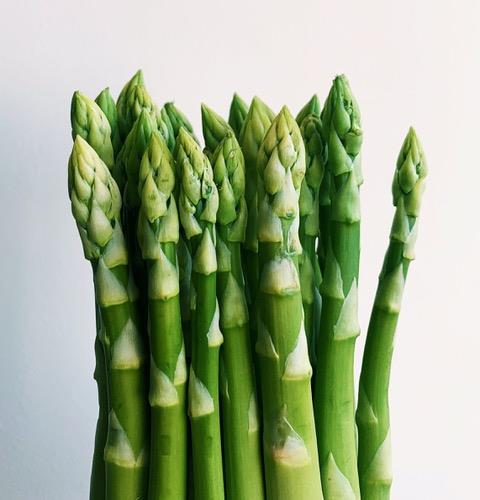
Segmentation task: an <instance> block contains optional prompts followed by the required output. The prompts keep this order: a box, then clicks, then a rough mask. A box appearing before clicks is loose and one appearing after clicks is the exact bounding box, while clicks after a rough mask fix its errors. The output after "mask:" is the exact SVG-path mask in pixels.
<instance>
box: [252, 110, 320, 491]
mask: <svg viewBox="0 0 480 500" xmlns="http://www.w3.org/2000/svg"><path fill="white" fill-rule="evenodd" d="M258 172H259V177H258V179H259V182H258V205H259V214H258V241H259V255H260V280H259V290H258V302H259V307H258V332H259V333H258V340H257V344H256V351H257V354H258V356H259V358H260V362H259V366H260V377H261V383H262V391H261V392H262V399H263V422H264V426H263V429H264V436H263V441H264V461H265V475H266V489H267V497H268V498H274V499H276V500H287V499H288V500H290V499H292V498H301V499H303V500H313V499H318V498H323V496H322V489H321V481H320V471H319V466H318V452H317V447H316V436H315V423H314V416H313V405H312V395H311V389H310V378H311V375H312V368H311V365H310V362H309V359H308V348H307V340H306V336H305V331H304V325H303V309H302V297H301V293H300V282H299V276H298V255H299V253H301V246H300V242H299V240H298V223H299V220H298V219H299V207H298V198H299V193H300V185H301V182H302V179H303V176H304V173H305V150H304V145H303V141H302V136H301V133H300V130H299V128H298V125H297V124H296V122H295V120H294V119H293V117H292V116H291V114H290V112H289V111H288V109H287V108H286V107H284V108H282V110H281V111H280V113H279V115H278V116H277V117H276V118H275V119H274V121H273V123H272V125H271V127H270V129H269V130H268V132H267V134H266V136H265V139H264V140H263V142H262V145H261V148H260V151H259V153H258Z"/></svg>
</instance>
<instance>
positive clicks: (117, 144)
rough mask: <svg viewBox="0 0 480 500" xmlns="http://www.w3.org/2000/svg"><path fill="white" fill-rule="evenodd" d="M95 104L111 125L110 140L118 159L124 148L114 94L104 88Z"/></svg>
mask: <svg viewBox="0 0 480 500" xmlns="http://www.w3.org/2000/svg"><path fill="white" fill-rule="evenodd" d="M95 102H96V103H97V104H98V106H99V107H100V109H101V110H102V111H103V112H104V113H105V116H106V117H107V120H108V123H109V124H110V130H111V133H110V139H111V140H112V146H113V153H114V156H115V157H116V156H117V154H118V152H119V151H120V148H121V147H122V141H121V140H120V132H119V130H118V117H117V107H116V105H115V101H114V100H113V97H112V94H110V89H109V88H108V87H106V88H104V89H103V90H102V91H101V92H100V94H98V96H97V97H96V99H95Z"/></svg>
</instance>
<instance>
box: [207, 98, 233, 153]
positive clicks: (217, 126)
mask: <svg viewBox="0 0 480 500" xmlns="http://www.w3.org/2000/svg"><path fill="white" fill-rule="evenodd" d="M202 130H203V138H204V139H205V153H206V154H207V156H208V157H209V158H211V156H212V155H213V153H214V151H215V150H216V149H217V147H218V145H219V144H220V142H221V140H222V139H223V138H224V137H225V135H226V133H227V132H228V131H232V128H231V127H230V125H229V124H228V123H227V122H226V121H225V120H224V119H223V118H222V117H221V116H220V115H219V114H218V113H215V111H213V110H212V109H210V108H209V107H208V106H206V105H205V104H202Z"/></svg>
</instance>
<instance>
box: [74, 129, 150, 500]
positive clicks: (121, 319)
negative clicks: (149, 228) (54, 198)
mask: <svg viewBox="0 0 480 500" xmlns="http://www.w3.org/2000/svg"><path fill="white" fill-rule="evenodd" d="M68 188H69V194H70V199H71V203H72V213H73V216H74V218H75V220H76V223H77V227H78V230H79V234H80V238H81V240H82V245H83V250H84V254H85V257H86V258H87V259H88V260H90V261H91V263H92V266H93V269H94V282H95V300H96V303H97V305H98V310H99V312H100V323H99V324H100V325H101V328H100V329H99V340H100V341H101V342H102V346H103V349H104V353H105V363H106V372H107V383H108V386H107V392H108V404H109V408H108V409H109V413H108V432H107V440H106V447H105V451H104V459H105V463H106V496H105V498H106V499H109V500H120V499H122V500H138V499H145V498H146V492H147V481H146V479H147V475H148V468H147V466H148V430H149V429H148V427H149V424H148V412H147V406H146V403H147V393H146V377H147V374H146V370H145V346H144V344H143V341H142V340H143V339H142V337H141V335H140V333H139V330H138V309H137V304H136V297H137V293H136V288H135V285H134V283H133V282H132V280H131V275H130V273H129V272H128V253H127V248H126V245H125V239H124V236H123V231H122V226H121V222H120V209H121V196H120V192H119V190H118V187H117V185H116V184H115V181H114V180H113V178H112V176H111V174H110V172H109V170H108V168H107V167H106V165H105V164H104V163H103V162H102V160H101V159H100V158H99V156H98V155H97V153H96V152H95V151H94V149H93V148H92V147H91V146H89V145H88V143H87V142H85V141H84V140H83V139H82V138H81V137H80V136H77V138H76V139H75V143H74V146H73V151H72V154H71V156H70V161H69V168H68Z"/></svg>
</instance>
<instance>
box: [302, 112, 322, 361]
mask: <svg viewBox="0 0 480 500" xmlns="http://www.w3.org/2000/svg"><path fill="white" fill-rule="evenodd" d="M304 109H305V108H304ZM316 109H317V110H318V111H319V108H318V107H316ZM299 125H300V130H301V132H302V137H303V141H304V143H305V158H306V171H305V177H304V179H303V181H302V186H301V188H300V201H299V206H300V230H299V233H300V243H301V244H302V248H303V252H302V255H301V256H300V259H299V268H300V283H301V290H302V301H303V312H304V315H305V333H306V335H307V343H308V353H309V356H310V362H311V363H312V365H313V366H315V364H316V356H315V343H316V340H315V339H316V337H317V336H318V331H319V322H320V310H321V298H320V291H319V287H320V284H321V282H322V274H321V271H320V266H319V264H318V259H317V253H316V242H317V239H318V238H321V235H320V230H319V211H318V208H319V204H318V200H319V191H320V186H321V183H322V179H323V176H324V173H325V162H326V148H325V144H324V141H323V138H322V132H321V128H322V124H321V121H320V118H319V112H318V113H317V114H308V115H305V116H304V118H303V120H302V121H301V122H300V123H299Z"/></svg>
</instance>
